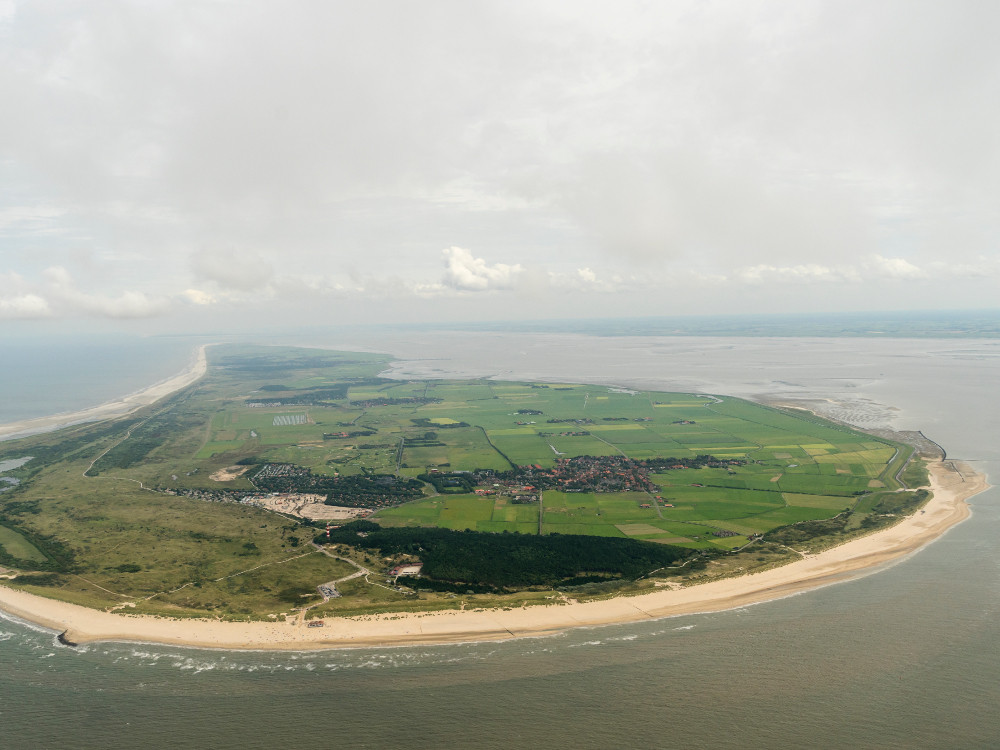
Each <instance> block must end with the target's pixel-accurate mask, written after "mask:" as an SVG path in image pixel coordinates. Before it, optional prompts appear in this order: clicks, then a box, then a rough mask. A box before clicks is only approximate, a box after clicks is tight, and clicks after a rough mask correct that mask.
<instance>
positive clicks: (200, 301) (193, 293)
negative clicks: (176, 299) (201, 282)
mask: <svg viewBox="0 0 1000 750" xmlns="http://www.w3.org/2000/svg"><path fill="white" fill-rule="evenodd" d="M184 297H186V298H187V300H188V301H189V302H191V303H193V304H195V305H211V304H213V303H214V302H215V301H216V299H215V297H213V296H212V295H211V294H209V293H208V292H203V291H201V290H200V289H185V290H184Z"/></svg>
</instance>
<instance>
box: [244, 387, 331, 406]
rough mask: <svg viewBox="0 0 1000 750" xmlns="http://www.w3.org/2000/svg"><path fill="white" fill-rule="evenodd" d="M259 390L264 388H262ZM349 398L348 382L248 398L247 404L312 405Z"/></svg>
mask: <svg viewBox="0 0 1000 750" xmlns="http://www.w3.org/2000/svg"><path fill="white" fill-rule="evenodd" d="M259 390H264V388H260V389H259ZM344 398H347V384H346V383H340V384H338V385H334V386H323V387H321V388H309V389H305V390H302V391H295V392H294V393H292V394H290V395H283V396H268V397H267V398H248V399H247V400H246V401H245V403H247V404H278V405H279V406H311V405H314V404H322V403H325V402H327V401H338V400H340V399H344Z"/></svg>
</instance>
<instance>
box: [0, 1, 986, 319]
mask: <svg viewBox="0 0 1000 750" xmlns="http://www.w3.org/2000/svg"><path fill="white" fill-rule="evenodd" d="M997 38H1000V4H998V3H995V2H990V1H989V0H983V1H981V2H968V1H963V0H949V1H948V2H943V1H941V0H938V1H936V2H925V1H924V0H902V1H897V0H884V1H881V2H871V0H865V1H864V2H855V1H853V0H837V1H836V2H810V1H809V0H796V2H787V1H782V2H770V1H769V2H760V1H757V0H733V1H731V2H728V1H727V2H712V1H711V0H707V1H706V0H699V1H697V2H685V1H681V0H658V1H655V2H623V1H621V0H615V2H593V1H591V0H571V1H569V2H550V1H546V0H532V1H531V2H517V1H511V0H503V1H502V2H479V1H478V0H426V1H424V2H409V1H404V0H397V1H394V2H387V1H385V0H365V1H364V2H351V3H348V2H337V1H333V0H315V1H312V2H301V1H296V0H284V1H283V2H281V3H276V2H271V1H270V0H267V1H255V0H238V1H236V0H234V1H232V2H230V1H224V0H218V1H213V0H198V1H197V2H188V1H187V0H168V1H164V2H156V1H155V0H145V1H143V2H126V1H124V0H122V1H118V2H111V1H108V0H85V1H82V2H72V1H69V0H67V1H64V2H61V1H55V0H52V1H49V0H31V1H30V2H27V1H25V2H21V1H20V0H0V97H2V99H0V101H3V103H4V105H3V110H4V115H3V116H2V117H0V330H2V329H7V330H8V331H10V330H15V329H18V328H19V327H20V328H23V329H25V330H29V329H32V328H33V327H34V328H37V327H43V326H48V327H78V328H79V327H84V328H91V329H94V330H102V329H105V328H106V329H117V328H126V329H128V330H133V331H137V332H150V333H153V332H198V331H206V330H253V329H254V328H255V327H259V326H263V325H268V326H274V325H288V326H295V325H301V324H305V325H316V324H325V325H337V324H342V323H349V324H357V323H397V322H438V321H440V322H446V321H463V322H467V321H476V320H484V321H496V320H521V319H540V318H579V317H600V316H611V317H634V316H647V315H649V316H654V315H665V316H675V315H684V314H699V315H704V314H738V313H744V312H749V313H756V314H759V313H771V312H837V311H854V310H907V309H980V308H996V307H1000V304H998V300H1000V95H998V92H1000V45H998V44H996V39H997Z"/></svg>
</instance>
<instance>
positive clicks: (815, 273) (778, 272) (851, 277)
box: [736, 263, 860, 284]
mask: <svg viewBox="0 0 1000 750" xmlns="http://www.w3.org/2000/svg"><path fill="white" fill-rule="evenodd" d="M736 278H737V279H739V280H740V281H744V282H747V283H750V284H761V283H767V282H773V281H779V282H803V281H804V282H810V281H826V282H843V281H858V280H860V276H859V275H858V272H857V270H856V269H855V268H853V267H851V266H846V267H841V268H831V267H830V266H823V265H819V264H817V263H807V264H801V265H793V266H776V265H769V264H761V265H756V266H750V267H748V268H743V269H741V270H739V271H738V272H737V273H736Z"/></svg>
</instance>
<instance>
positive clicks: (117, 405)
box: [0, 344, 210, 442]
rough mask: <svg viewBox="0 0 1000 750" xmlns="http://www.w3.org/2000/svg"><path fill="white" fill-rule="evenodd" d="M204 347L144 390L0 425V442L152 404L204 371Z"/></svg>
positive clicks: (99, 419) (97, 419)
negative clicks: (187, 361) (186, 362)
mask: <svg viewBox="0 0 1000 750" xmlns="http://www.w3.org/2000/svg"><path fill="white" fill-rule="evenodd" d="M208 346H210V344H202V345H201V346H199V347H198V350H197V353H196V354H195V356H194V359H193V360H192V361H191V363H190V364H189V365H188V366H187V367H186V368H185V369H184V370H182V371H181V372H179V373H177V374H176V375H174V376H173V377H170V378H167V379H166V380H161V381H160V382H159V383H154V384H153V385H151V386H149V387H147V388H143V389H142V390H140V391H136V392H135V393H131V394H129V395H127V396H123V397H121V398H119V399H115V400H114V401H108V402H105V403H103V404H98V405H97V406H91V407H88V408H86V409H80V410H79V411H73V412H63V413H62V414H52V415H50V416H47V417H35V418H33V419H22V420H20V421H17V422H8V423H7V424H0V442H2V441H5V440H14V439H16V438H23V437H28V436H29V435H37V434H39V433H42V432H52V431H53V430H59V429H62V428H63V427H71V426H73V425H77V424H82V423H84V422H98V421H101V420H104V419H111V418H113V417H121V416H124V415H126V414H129V413H131V412H133V411H136V410H137V409H141V408H142V407H144V406H149V405H150V404H153V403H156V402H157V401H159V400H160V399H162V398H164V397H166V396H169V395H170V394H171V393H173V392H174V391H179V390H180V389H181V388H185V387H187V386H189V385H191V384H192V383H194V382H195V381H197V380H198V379H199V378H201V377H202V376H203V375H204V374H205V373H206V372H207V371H208V359H207V357H206V354H205V350H206V349H207V347H208Z"/></svg>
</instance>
